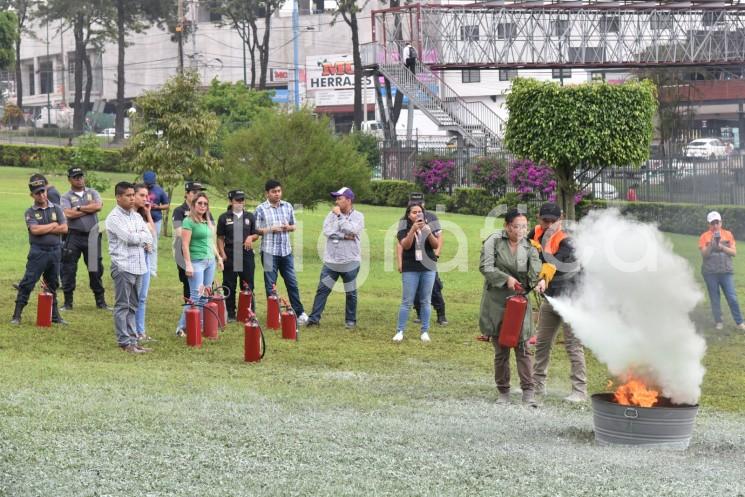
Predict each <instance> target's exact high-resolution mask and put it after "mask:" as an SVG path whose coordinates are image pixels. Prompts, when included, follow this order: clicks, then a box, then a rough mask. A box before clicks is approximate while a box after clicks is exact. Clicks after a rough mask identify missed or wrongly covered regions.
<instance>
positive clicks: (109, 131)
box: [96, 128, 129, 138]
mask: <svg viewBox="0 0 745 497" xmlns="http://www.w3.org/2000/svg"><path fill="white" fill-rule="evenodd" d="M115 135H116V128H104V129H102V130H101V132H100V133H96V136H100V137H102V138H114V136H115ZM124 138H129V133H127V132H124Z"/></svg>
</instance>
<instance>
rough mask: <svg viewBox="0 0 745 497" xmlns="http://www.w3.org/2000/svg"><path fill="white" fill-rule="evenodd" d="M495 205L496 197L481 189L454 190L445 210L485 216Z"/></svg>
mask: <svg viewBox="0 0 745 497" xmlns="http://www.w3.org/2000/svg"><path fill="white" fill-rule="evenodd" d="M496 205H497V197H495V196H493V195H491V194H490V193H489V192H487V191H486V190H484V189H482V188H456V189H455V190H454V191H453V194H452V195H451V197H450V202H448V203H447V210H448V211H451V212H457V213H459V214H477V215H481V216H485V215H487V214H489V212H490V211H491V210H492V209H493V208H494V207H495V206H496Z"/></svg>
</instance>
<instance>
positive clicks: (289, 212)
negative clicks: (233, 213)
mask: <svg viewBox="0 0 745 497" xmlns="http://www.w3.org/2000/svg"><path fill="white" fill-rule="evenodd" d="M255 216H256V227H257V228H258V229H267V228H271V227H272V226H279V225H281V224H292V225H294V224H295V210H294V209H293V208H292V204H290V203H289V202H285V201H284V200H280V201H279V205H278V206H277V207H274V206H273V205H272V204H270V203H269V201H268V200H267V201H266V202H263V203H261V204H259V206H258V207H256V213H255ZM261 251H262V252H266V253H268V254H271V255H278V256H281V257H284V256H286V255H290V254H291V253H292V245H291V244H290V234H289V233H287V232H284V231H282V232H277V233H271V232H269V233H266V234H265V235H264V236H262V237H261Z"/></svg>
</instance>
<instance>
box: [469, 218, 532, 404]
mask: <svg viewBox="0 0 745 497" xmlns="http://www.w3.org/2000/svg"><path fill="white" fill-rule="evenodd" d="M527 232H528V218H527V217H526V216H525V214H522V213H519V212H518V211H517V210H511V211H509V212H508V213H507V214H506V215H505V221H504V229H503V230H500V231H497V232H495V233H493V234H492V235H490V236H489V237H488V238H487V239H486V240H485V241H484V245H483V247H482V248H481V260H480V262H479V271H481V274H483V275H484V293H483V296H482V297H481V312H480V316H479V328H480V329H481V333H482V334H483V335H486V336H488V337H490V338H491V342H492V344H493V345H494V380H495V382H496V384H497V390H498V391H499V398H498V399H497V403H500V404H506V403H509V401H510V365H509V359H510V349H509V348H506V347H501V346H500V345H499V343H498V339H499V328H500V326H501V324H502V316H503V314H504V306H505V300H506V299H507V298H508V297H510V296H511V295H514V294H515V293H517V289H518V287H519V286H522V288H523V289H525V290H527V289H529V288H534V289H535V291H536V292H539V293H542V292H543V290H544V289H545V287H546V283H545V282H544V281H543V280H539V279H538V274H539V273H540V271H541V259H540V257H539V255H538V251H537V250H536V249H535V247H533V246H532V245H531V244H530V241H529V240H528V239H527V238H526V237H525V235H526V234H527ZM532 334H533V320H532V316H531V312H530V310H529V309H528V311H527V312H526V313H525V319H524V320H523V327H522V332H521V334H520V343H519V344H518V346H517V348H516V349H515V359H516V362H517V372H518V375H519V376H520V388H521V389H522V391H523V402H524V403H526V404H529V405H535V396H534V393H533V362H532V358H531V356H530V354H529V353H528V350H527V347H526V343H527V340H528V339H529V338H530V336H531V335H532Z"/></svg>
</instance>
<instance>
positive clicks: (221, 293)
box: [209, 286, 230, 329]
mask: <svg viewBox="0 0 745 497" xmlns="http://www.w3.org/2000/svg"><path fill="white" fill-rule="evenodd" d="M226 292H228V293H227V294H226ZM229 295H230V290H228V289H227V288H225V287H224V286H221V287H216V288H213V289H212V291H211V294H210V297H209V298H210V301H212V302H214V303H215V304H217V324H218V326H219V327H220V329H224V328H225V324H226V323H227V322H228V311H227V309H226V308H225V299H226V298H227V297H228V296H229Z"/></svg>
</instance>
